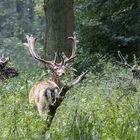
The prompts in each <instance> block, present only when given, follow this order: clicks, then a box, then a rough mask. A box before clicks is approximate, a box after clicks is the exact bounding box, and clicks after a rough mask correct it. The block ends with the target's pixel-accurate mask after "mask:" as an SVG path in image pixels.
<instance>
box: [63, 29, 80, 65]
mask: <svg viewBox="0 0 140 140" xmlns="http://www.w3.org/2000/svg"><path fill="white" fill-rule="evenodd" d="M68 39H70V40H71V41H72V53H71V56H70V57H67V56H66V55H65V53H64V52H62V60H63V64H64V65H66V64H68V63H70V62H71V61H73V59H74V58H75V57H76V55H75V53H76V49H77V43H78V40H77V37H76V33H75V32H74V33H73V36H71V37H68Z"/></svg>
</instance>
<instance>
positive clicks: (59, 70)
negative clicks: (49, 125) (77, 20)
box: [26, 33, 87, 119]
mask: <svg viewBox="0 0 140 140" xmlns="http://www.w3.org/2000/svg"><path fill="white" fill-rule="evenodd" d="M26 39H27V44H26V46H28V48H29V52H30V54H31V55H32V57H33V58H34V59H36V60H38V61H39V62H41V63H43V64H45V65H46V66H47V67H48V68H49V69H50V70H51V72H52V80H44V81H39V82H38V83H36V84H34V85H33V87H32V88H31V90H30V92H29V102H30V103H32V101H33V102H34V103H35V104H36V106H37V109H38V112H39V114H40V115H41V116H44V115H45V117H46V116H51V117H49V119H53V117H54V115H55V112H56V109H57V107H58V106H59V105H60V104H61V102H62V101H63V99H64V96H65V94H66V92H67V91H68V90H69V89H70V88H71V87H73V86H74V85H75V84H77V83H78V82H80V81H81V80H82V79H83V77H84V76H85V74H86V73H87V72H85V73H83V74H81V75H80V76H79V77H77V78H76V79H74V80H73V81H71V82H69V83H67V84H64V83H63V81H62V77H63V75H64V74H66V71H67V70H68V69H70V68H71V67H72V64H73V61H74V58H75V56H76V55H75V53H76V48H77V42H78V41H77V38H76V34H75V33H73V36H72V37H68V39H70V40H71V41H72V53H71V56H70V57H67V56H66V55H65V54H64V53H62V55H61V62H60V63H58V62H56V60H57V53H55V57H54V60H52V61H47V60H44V59H42V58H41V57H40V56H39V55H38V54H37V53H36V51H35V44H36V38H34V37H33V36H28V35H27V36H26ZM46 104H48V111H47V112H46V109H45V107H46Z"/></svg>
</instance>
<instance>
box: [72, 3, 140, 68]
mask: <svg viewBox="0 0 140 140" xmlns="http://www.w3.org/2000/svg"><path fill="white" fill-rule="evenodd" d="M139 6H140V4H139V1H138V0H136V1H133V0H123V1H120V0H112V1H110V0H86V1H84V0H75V9H74V11H75V16H76V29H77V32H78V35H79V36H78V39H79V41H80V43H79V46H80V48H82V49H83V51H82V52H83V56H82V58H83V59H88V58H89V60H90V58H91V57H92V56H91V55H93V54H94V53H100V54H102V55H106V56H107V55H108V54H111V55H114V56H116V52H117V51H118V50H121V51H122V52H123V53H124V54H130V55H129V56H130V58H129V59H130V60H131V59H132V57H131V56H132V55H133V54H135V55H136V56H137V57H139V55H140V53H139V52H140V51H139V43H140V37H139V35H140V32H139V29H140V16H139V12H140V11H139V9H140V7H139ZM87 57H88V58H87ZM92 60H93V61H94V59H92ZM89 63H90V61H89V62H88V63H87V65H86V66H85V67H88V64H89ZM93 66H94V65H93Z"/></svg>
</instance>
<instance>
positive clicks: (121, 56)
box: [118, 51, 134, 70]
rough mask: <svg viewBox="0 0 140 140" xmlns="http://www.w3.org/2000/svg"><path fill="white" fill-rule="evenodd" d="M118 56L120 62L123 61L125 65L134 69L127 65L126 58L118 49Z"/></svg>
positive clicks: (131, 67)
mask: <svg viewBox="0 0 140 140" xmlns="http://www.w3.org/2000/svg"><path fill="white" fill-rule="evenodd" d="M118 56H119V57H120V59H121V62H122V63H123V62H124V65H125V66H128V67H129V68H130V69H132V70H133V69H134V68H133V66H131V65H129V64H128V63H127V61H126V59H125V58H124V57H123V55H122V53H121V52H120V51H118Z"/></svg>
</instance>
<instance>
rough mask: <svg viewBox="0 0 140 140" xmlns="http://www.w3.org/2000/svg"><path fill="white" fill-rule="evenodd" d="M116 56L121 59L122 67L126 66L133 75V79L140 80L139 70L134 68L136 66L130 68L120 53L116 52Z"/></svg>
mask: <svg viewBox="0 0 140 140" xmlns="http://www.w3.org/2000/svg"><path fill="white" fill-rule="evenodd" d="M118 56H119V57H120V59H121V64H123V65H124V66H127V67H128V68H129V69H131V71H132V74H133V78H138V79H139V78H140V69H139V68H136V66H131V65H130V64H128V63H127V61H126V59H125V58H124V57H123V55H122V54H121V52H120V51H118Z"/></svg>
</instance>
